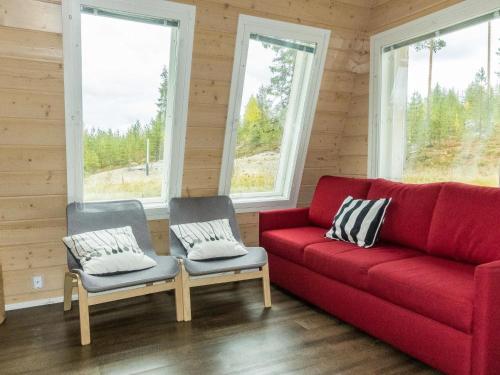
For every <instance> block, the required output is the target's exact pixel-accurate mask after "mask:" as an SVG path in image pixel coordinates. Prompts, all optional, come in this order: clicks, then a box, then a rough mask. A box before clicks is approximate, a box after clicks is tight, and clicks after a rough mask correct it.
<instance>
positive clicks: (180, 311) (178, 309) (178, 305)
mask: <svg viewBox="0 0 500 375" xmlns="http://www.w3.org/2000/svg"><path fill="white" fill-rule="evenodd" d="M174 282H175V297H174V298H175V314H176V317H177V321H178V322H182V321H184V304H183V296H182V290H183V289H182V274H180V273H179V274H178V275H177V276H176V277H175V280H174Z"/></svg>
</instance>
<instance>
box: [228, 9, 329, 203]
mask: <svg viewBox="0 0 500 375" xmlns="http://www.w3.org/2000/svg"><path fill="white" fill-rule="evenodd" d="M301 31H302V32H301ZM328 37H329V33H328V31H326V30H321V29H313V28H309V27H304V26H300V25H294V24H288V23H283V22H276V21H270V20H263V19H259V18H255V17H248V16H241V17H240V22H239V30H238V36H237V46H238V47H237V51H236V56H235V65H234V68H233V79H232V87H231V99H230V104H229V114H228V122H227V128H226V143H225V149H224V159H223V173H222V176H221V186H220V192H221V194H230V195H231V197H232V198H233V200H234V201H235V202H236V205H237V207H239V208H240V209H241V208H252V207H253V208H255V207H259V208H262V207H267V206H270V207H273V206H289V205H292V206H293V205H294V200H295V199H296V193H297V191H296V190H297V187H298V184H299V183H300V177H301V173H302V167H303V163H304V158H303V157H304V154H305V152H306V149H307V140H308V137H309V132H310V126H311V122H312V119H313V116H314V110H315V103H316V100H317V94H318V89H319V84H318V83H319V82H320V81H321V73H322V65H323V63H324V55H325V50H326V46H327V44H328Z"/></svg>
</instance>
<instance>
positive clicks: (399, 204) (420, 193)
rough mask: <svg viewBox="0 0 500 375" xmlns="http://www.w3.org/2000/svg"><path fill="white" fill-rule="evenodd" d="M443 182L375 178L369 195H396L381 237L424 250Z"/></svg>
mask: <svg viewBox="0 0 500 375" xmlns="http://www.w3.org/2000/svg"><path fill="white" fill-rule="evenodd" d="M440 190H441V184H421V185H420V184H402V183H399V182H392V181H388V180H382V179H377V180H374V181H373V182H372V184H371V186H370V190H369V191H368V199H379V198H388V197H392V201H391V204H390V205H389V207H388V208H387V212H386V215H385V221H384V225H382V230H381V232H380V239H381V240H385V241H390V242H393V243H397V244H399V245H403V246H410V247H413V248H415V249H420V250H424V251H425V249H426V245H427V237H428V235H429V227H430V225H431V219H432V213H433V211H434V206H435V205H436V201H437V198H438V195H439V191H440Z"/></svg>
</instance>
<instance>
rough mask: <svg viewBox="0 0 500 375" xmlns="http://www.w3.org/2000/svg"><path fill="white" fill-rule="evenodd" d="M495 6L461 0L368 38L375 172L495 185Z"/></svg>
mask: <svg viewBox="0 0 500 375" xmlns="http://www.w3.org/2000/svg"><path fill="white" fill-rule="evenodd" d="M499 9H500V1H478V2H470V3H464V4H459V5H457V6H454V7H451V8H449V9H446V10H444V11H441V12H439V13H438V14H434V15H432V16H429V17H425V18H424V19H422V20H418V21H416V22H413V23H410V24H407V25H404V26H402V27H399V28H396V29H394V30H391V31H389V32H386V33H382V34H379V35H377V36H375V37H374V38H373V40H372V48H373V49H372V50H373V51H378V54H376V56H375V57H374V60H373V61H372V64H373V65H372V83H373V84H372V92H371V100H372V112H371V120H372V122H371V134H370V144H371V149H370V159H371V160H370V161H371V168H370V172H371V174H372V176H379V177H385V178H390V179H394V180H400V181H404V182H417V183H420V182H434V181H459V182H465V183H472V184H479V185H486V186H498V185H499V170H500V13H499ZM402 35H403V36H404V39H402ZM379 98H380V99H379Z"/></svg>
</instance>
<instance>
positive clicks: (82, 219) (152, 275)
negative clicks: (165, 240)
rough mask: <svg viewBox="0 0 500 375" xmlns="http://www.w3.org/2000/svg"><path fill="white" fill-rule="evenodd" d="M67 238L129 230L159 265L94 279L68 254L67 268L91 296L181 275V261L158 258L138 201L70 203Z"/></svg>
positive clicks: (165, 257)
mask: <svg viewBox="0 0 500 375" xmlns="http://www.w3.org/2000/svg"><path fill="white" fill-rule="evenodd" d="M66 216H67V220H68V235H73V234H79V233H84V232H90V231H94V230H100V229H110V228H119V227H125V226H130V227H132V231H133V233H134V237H135V238H136V240H137V244H138V245H139V247H140V248H141V249H142V250H143V251H144V253H145V254H146V255H147V256H149V257H151V258H153V259H154V260H155V261H156V262H157V263H158V265H157V266H155V267H152V268H149V269H146V270H141V271H132V272H126V273H121V274H116V275H106V276H93V275H88V274H86V273H84V272H83V270H82V268H81V266H80V264H79V263H78V261H77V260H76V259H75V257H74V256H73V255H72V254H71V251H69V250H68V251H67V255H68V268H69V269H70V270H72V271H74V272H77V273H78V274H79V275H80V278H81V280H82V283H83V286H84V287H85V289H87V291H89V292H103V291H106V290H112V289H119V288H124V287H129V286H135V285H141V284H145V283H149V282H155V281H160V280H168V279H172V278H174V277H175V276H176V275H177V273H178V272H179V266H178V261H177V259H176V258H174V257H172V256H158V255H157V254H156V253H155V251H154V250H153V246H152V244H151V235H150V233H149V227H148V222H147V219H146V214H145V213H144V208H143V207H142V203H141V202H140V201H137V200H126V201H113V202H95V203H71V204H69V205H68V207H67V208H66Z"/></svg>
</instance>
